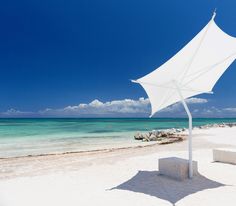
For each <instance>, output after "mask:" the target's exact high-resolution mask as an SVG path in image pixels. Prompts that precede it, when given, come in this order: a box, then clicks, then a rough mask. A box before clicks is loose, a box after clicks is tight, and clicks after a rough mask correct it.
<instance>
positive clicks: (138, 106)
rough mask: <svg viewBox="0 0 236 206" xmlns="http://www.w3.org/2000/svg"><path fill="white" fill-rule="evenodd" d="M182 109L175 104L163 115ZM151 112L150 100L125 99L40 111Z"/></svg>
mask: <svg viewBox="0 0 236 206" xmlns="http://www.w3.org/2000/svg"><path fill="white" fill-rule="evenodd" d="M186 102H187V103H188V104H203V103H207V102H208V101H207V100H206V99H202V98H189V99H187V100H186ZM181 109H182V105H181V103H177V104H174V105H172V106H170V107H168V108H166V109H163V110H162V111H161V113H162V114H163V113H172V112H177V111H179V110H181ZM150 112H151V106H150V102H149V99H148V98H146V99H145V98H143V97H141V98H139V99H138V100H133V99H123V100H113V101H107V102H101V101H99V100H97V99H95V100H93V101H92V102H90V103H88V104H85V103H82V104H79V105H75V106H67V107H65V108H61V109H46V110H43V111H40V114H41V115H43V116H115V117H116V116H139V115H141V116H148V115H149V114H150Z"/></svg>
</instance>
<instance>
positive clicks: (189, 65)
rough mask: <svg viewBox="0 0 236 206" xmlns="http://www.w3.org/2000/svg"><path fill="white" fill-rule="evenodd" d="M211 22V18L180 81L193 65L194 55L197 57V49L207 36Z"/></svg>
mask: <svg viewBox="0 0 236 206" xmlns="http://www.w3.org/2000/svg"><path fill="white" fill-rule="evenodd" d="M212 22H213V18H212V19H211V22H210V23H209V24H208V26H207V29H206V31H205V32H204V34H203V36H202V38H201V40H200V43H199V45H198V47H197V49H196V50H195V52H194V54H193V56H192V58H191V59H190V61H189V63H188V65H187V66H186V69H185V71H184V74H183V77H182V78H181V80H184V78H185V76H186V74H187V73H188V70H189V69H190V67H191V66H192V63H193V61H194V59H195V57H196V55H197V53H198V51H199V49H200V48H201V45H202V42H203V40H204V39H205V37H206V34H207V32H208V30H209V28H210V26H211V24H212Z"/></svg>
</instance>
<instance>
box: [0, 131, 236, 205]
mask: <svg viewBox="0 0 236 206" xmlns="http://www.w3.org/2000/svg"><path fill="white" fill-rule="evenodd" d="M194 134H195V136H194V142H193V143H194V153H193V155H194V160H197V161H198V164H199V172H200V174H201V176H199V177H194V178H193V179H192V180H186V181H184V182H178V181H174V180H170V179H168V178H165V177H162V176H158V174H157V171H158V165H157V162H158V158H161V157H170V156H177V157H183V158H185V157H186V156H187V152H186V151H185V149H186V148H187V142H186V141H185V142H183V143H175V144H172V145H164V146H150V147H146V148H136V149H127V150H118V151H112V152H105V153H104V152H103V153H96V154H87V155H77V154H71V155H64V156H52V157H38V158H28V159H27V158H19V159H13V160H7V161H4V160H1V161H0V165H1V166H0V170H1V171H2V173H1V175H0V178H1V180H0V206H54V205H55V206H61V205H63V206H64V205H65V206H74V205H76V206H90V205H91V206H94V205H101V206H106V205H109V206H116V205H117V206H120V205H127V206H132V205H135V206H138V205H142V206H143V205H148V206H152V205H155V206H157V205H158V206H159V205H161V206H162V205H163V206H164V205H173V204H175V205H185V206H194V205H196V206H199V205H201V206H202V205H207V206H209V205H212V206H213V205H214V206H215V205H227V206H229V205H234V206H235V205H236V165H230V164H223V163H212V148H217V147H222V146H223V147H236V128H214V129H208V130H194ZM127 181H128V182H127Z"/></svg>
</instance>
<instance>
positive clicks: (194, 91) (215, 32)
mask: <svg viewBox="0 0 236 206" xmlns="http://www.w3.org/2000/svg"><path fill="white" fill-rule="evenodd" d="M215 16H216V13H215V12H214V14H213V16H212V18H211V20H210V21H209V23H208V24H207V25H206V26H205V27H204V28H203V29H202V30H201V31H200V32H199V33H198V34H197V35H196V36H195V37H194V38H193V39H192V40H191V41H190V42H189V43H188V44H187V45H186V46H185V47H184V48H182V49H181V50H180V51H179V52H178V53H177V54H176V55H174V56H173V57H172V58H171V59H169V60H168V61H167V62H166V63H164V64H163V65H161V66H160V67H159V68H157V69H156V70H154V71H153V72H151V73H149V74H147V75H145V76H144V77H142V78H139V79H137V80H132V82H135V83H139V84H141V85H142V87H143V88H144V90H145V91H146V93H147V95H148V97H149V100H150V103H151V108H152V113H151V116H153V115H154V114H155V113H156V112H157V111H159V110H161V109H163V108H165V107H168V106H169V105H172V104H174V103H176V102H178V101H182V103H183V106H184V108H185V110H186V112H187V114H188V117H189V177H190V178H191V177H192V173H193V171H192V116H191V113H190V111H189V109H188V106H187V104H186V102H185V101H184V99H186V98H189V97H192V96H195V95H198V94H202V93H212V89H213V87H214V85H215V84H216V82H217V80H218V79H219V78H220V77H221V75H222V74H223V73H224V71H225V70H226V69H227V68H228V67H229V66H230V64H231V63H232V62H233V61H234V60H235V58H236V38H234V37H231V36H229V35H228V34H226V33H225V32H223V31H222V30H221V29H220V28H219V27H218V26H217V25H216V23H215V21H214V18H215ZM151 116H150V117H151Z"/></svg>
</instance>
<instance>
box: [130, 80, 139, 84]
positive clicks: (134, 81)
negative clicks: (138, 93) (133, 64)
mask: <svg viewBox="0 0 236 206" xmlns="http://www.w3.org/2000/svg"><path fill="white" fill-rule="evenodd" d="M130 81H131V82H133V83H138V82H137V81H136V80H133V79H130Z"/></svg>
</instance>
